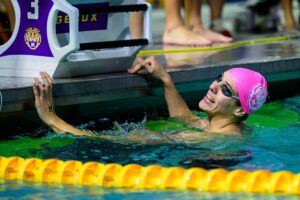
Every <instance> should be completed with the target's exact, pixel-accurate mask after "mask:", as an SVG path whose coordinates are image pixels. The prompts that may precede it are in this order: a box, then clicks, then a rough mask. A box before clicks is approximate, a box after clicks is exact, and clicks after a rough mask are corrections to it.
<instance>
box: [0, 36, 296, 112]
mask: <svg viewBox="0 0 300 200" xmlns="http://www.w3.org/2000/svg"><path fill="white" fill-rule="evenodd" d="M170 48H178V47H176V46H173V47H172V46H171V47H170V46H163V45H161V44H159V43H156V44H155V43H154V44H153V45H151V46H149V47H147V48H146V49H170ZM181 48H182V47H181ZM157 59H158V60H159V61H160V62H161V63H162V65H163V66H165V67H166V69H167V70H168V71H169V73H170V74H171V76H172V79H173V80H174V82H175V83H176V84H177V85H179V90H180V91H181V92H187V91H188V92H197V91H198V90H206V89H207V88H208V86H209V83H210V82H212V81H213V80H214V78H215V77H216V76H217V75H218V74H219V73H221V72H224V71H226V70H227V69H229V68H231V67H247V68H250V69H253V70H256V71H259V72H261V73H262V74H264V75H265V76H266V77H267V79H268V82H269V84H270V85H272V84H273V83H274V82H280V81H288V80H299V78H300V43H299V42H298V40H297V39H291V40H285V41H278V42H272V43H263V44H255V45H250V46H243V47H238V48H232V49H227V50H221V51H206V52H192V53H172V54H163V55H157ZM54 82H55V87H54V96H55V99H56V102H57V105H58V106H66V105H76V104H86V103H93V102H107V101H115V100H124V99H127V100H130V99H132V98H139V97H145V96H152V95H155V93H161V92H160V91H159V88H160V85H159V83H158V82H157V81H155V80H153V79H151V77H149V76H148V75H146V74H142V75H131V74H128V73H127V72H120V73H112V74H101V75H95V76H89V77H81V78H68V79H55V81H54ZM297 83H298V84H299V81H298V82H297ZM32 84H33V80H32V79H31V78H7V77H0V91H1V93H2V98H3V100H2V101H3V103H2V111H1V112H2V113H3V112H15V111H22V110H26V109H33V92H32ZM299 86H300V85H298V86H297V88H300V87H299ZM156 89H158V90H156ZM158 95H159V94H158Z"/></svg>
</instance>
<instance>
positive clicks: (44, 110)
mask: <svg viewBox="0 0 300 200" xmlns="http://www.w3.org/2000/svg"><path fill="white" fill-rule="evenodd" d="M40 75H41V78H42V80H43V83H42V82H41V81H40V80H39V79H38V78H34V82H35V83H34V85H33V93H34V98H35V106H36V110H37V112H38V115H39V117H40V118H41V120H42V121H43V122H44V123H45V124H47V125H51V124H52V123H54V122H53V121H54V119H55V118H56V114H55V110H54V104H53V96H52V89H53V80H52V78H51V77H50V76H49V74H47V73H46V72H40Z"/></svg>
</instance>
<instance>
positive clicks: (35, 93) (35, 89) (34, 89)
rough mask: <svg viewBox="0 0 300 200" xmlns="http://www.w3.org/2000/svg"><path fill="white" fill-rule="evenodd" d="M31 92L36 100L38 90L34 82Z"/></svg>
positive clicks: (38, 94)
mask: <svg viewBox="0 0 300 200" xmlns="http://www.w3.org/2000/svg"><path fill="white" fill-rule="evenodd" d="M33 94H34V98H35V99H36V100H37V99H38V98H39V96H40V93H39V90H38V88H37V86H36V84H33Z"/></svg>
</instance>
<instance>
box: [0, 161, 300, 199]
mask: <svg viewBox="0 0 300 200" xmlns="http://www.w3.org/2000/svg"><path fill="white" fill-rule="evenodd" d="M0 179H5V180H23V181H29V182H43V183H54V184H71V185H87V186H102V187H125V188H143V189H181V190H198V191H207V192H248V193H272V194H277V193H280V194H297V195H300V174H293V173H291V172H288V171H279V172H275V173H271V172H269V171H266V170H258V171H254V172H249V171H247V170H243V169H238V170H233V171H227V170H225V169H213V170H205V169H203V168H190V169H183V168H180V167H170V168H165V167H162V166H159V165H151V166H147V167H144V166H141V165H137V164H128V165H125V166H121V165H119V164H102V163H98V162H86V163H82V162H80V161H73V160H70V161H62V160H58V159H48V160H41V159H38V158H28V159H23V158H21V157H9V158H6V157H0Z"/></svg>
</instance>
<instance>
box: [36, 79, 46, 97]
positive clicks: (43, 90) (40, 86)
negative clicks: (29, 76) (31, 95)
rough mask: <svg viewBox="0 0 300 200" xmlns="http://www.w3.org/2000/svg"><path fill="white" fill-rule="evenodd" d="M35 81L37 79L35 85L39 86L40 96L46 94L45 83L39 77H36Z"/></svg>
mask: <svg viewBox="0 0 300 200" xmlns="http://www.w3.org/2000/svg"><path fill="white" fill-rule="evenodd" d="M34 81H35V85H36V86H37V87H38V88H39V92H40V96H44V93H45V87H44V86H43V84H42V83H41V82H40V80H39V79H37V78H34Z"/></svg>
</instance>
